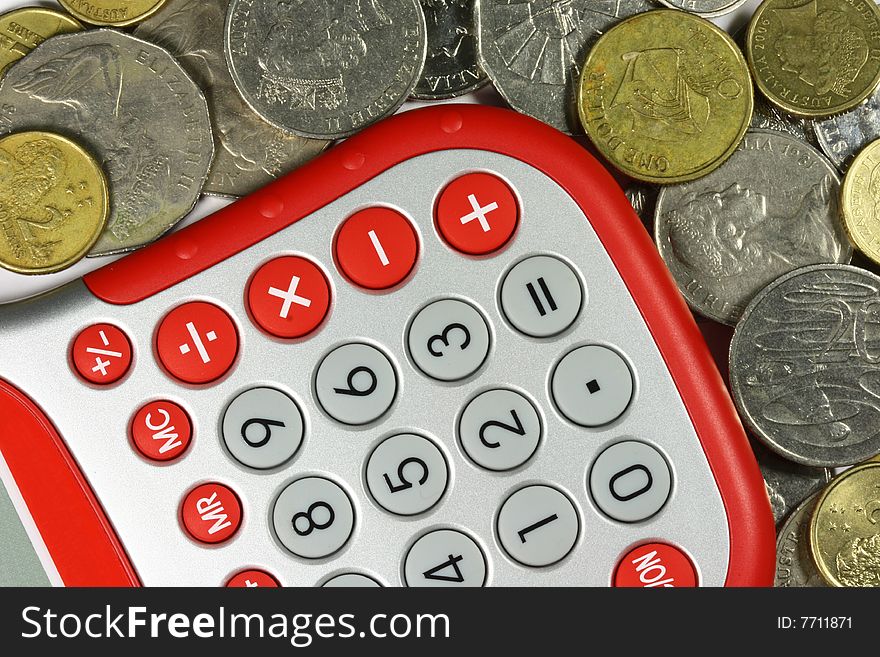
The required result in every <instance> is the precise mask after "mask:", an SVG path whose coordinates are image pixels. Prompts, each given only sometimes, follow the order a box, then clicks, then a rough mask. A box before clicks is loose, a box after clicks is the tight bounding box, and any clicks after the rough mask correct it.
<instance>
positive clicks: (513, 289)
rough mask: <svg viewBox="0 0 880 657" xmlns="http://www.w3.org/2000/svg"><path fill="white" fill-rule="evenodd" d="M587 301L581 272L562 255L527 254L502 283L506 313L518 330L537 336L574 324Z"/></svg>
mask: <svg viewBox="0 0 880 657" xmlns="http://www.w3.org/2000/svg"><path fill="white" fill-rule="evenodd" d="M583 304H584V292H583V289H582V288H581V283H580V280H579V279H578V277H577V274H575V273H574V271H573V270H572V268H571V267H569V266H568V265H567V264H565V263H564V262H563V261H562V260H560V259H559V258H553V257H551V256H543V255H541V256H532V257H530V258H526V259H525V260H522V261H520V262H518V263H517V264H516V265H514V266H513V269H511V270H510V271H509V272H508V273H507V275H506V276H505V277H504V280H503V281H502V283H501V309H502V310H503V311H504V316H505V317H506V318H507V321H508V322H510V323H511V324H512V325H513V327H514V328H515V329H516V330H517V331H519V332H520V333H524V334H525V335H529V336H532V337H534V338H546V337H550V336H553V335H558V334H559V333H562V332H563V331H564V330H566V329H567V328H568V327H569V326H571V325H572V324H574V321H575V320H576V319H577V317H578V315H579V314H580V312H581V308H582V307H583Z"/></svg>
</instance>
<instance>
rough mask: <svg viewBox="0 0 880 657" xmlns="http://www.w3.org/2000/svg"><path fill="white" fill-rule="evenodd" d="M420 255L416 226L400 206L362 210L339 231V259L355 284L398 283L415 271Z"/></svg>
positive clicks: (371, 287)
mask: <svg viewBox="0 0 880 657" xmlns="http://www.w3.org/2000/svg"><path fill="white" fill-rule="evenodd" d="M418 255H419V238H418V236H417V235H416V231H415V228H413V226H412V224H411V223H410V222H409V219H407V218H406V217H404V216H403V215H402V214H400V213H399V212H397V211H396V210H392V209H391V208H386V207H374V208H367V209H366V210H361V211H360V212H357V213H355V214H353V215H352V216H350V217H349V218H348V219H346V220H345V223H344V224H342V228H340V229H339V233H338V234H337V235H336V263H337V265H338V267H339V269H340V270H341V271H342V273H343V274H345V276H346V277H347V278H348V279H349V280H350V281H352V282H353V283H354V284H355V285H360V286H361V287H365V288H367V289H368V290H387V289H388V288H390V287H394V286H395V285H397V284H398V283H400V282H401V281H403V279H405V278H406V277H407V276H409V273H410V272H411V271H412V269H413V267H415V264H416V258H418Z"/></svg>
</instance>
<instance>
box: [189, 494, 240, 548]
mask: <svg viewBox="0 0 880 657" xmlns="http://www.w3.org/2000/svg"><path fill="white" fill-rule="evenodd" d="M180 517H181V519H182V520H183V527H184V529H186V532H187V533H188V534H189V535H190V536H192V537H193V538H194V539H196V540H197V541H199V542H201V543H212V544H213V543H222V542H224V541H228V540H229V539H230V538H232V536H233V535H234V534H235V532H237V531H238V528H239V527H240V526H241V502H239V501H238V496H237V495H236V494H235V493H233V492H232V489H230V488H228V487H227V486H224V485H223V484H217V483H210V484H202V485H201V486H197V487H196V488H193V489H192V490H191V491H190V492H189V493H187V495H186V497H185V498H184V499H183V503H182V504H181V505H180Z"/></svg>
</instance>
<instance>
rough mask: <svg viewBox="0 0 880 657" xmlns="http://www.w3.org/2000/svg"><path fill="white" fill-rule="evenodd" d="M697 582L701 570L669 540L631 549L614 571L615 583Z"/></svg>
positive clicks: (671, 584) (680, 584)
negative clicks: (669, 543) (695, 568)
mask: <svg viewBox="0 0 880 657" xmlns="http://www.w3.org/2000/svg"><path fill="white" fill-rule="evenodd" d="M696 585H697V573H696V571H695V570H694V565H693V564H692V563H691V560H690V559H689V558H688V556H687V555H686V554H685V553H684V552H682V551H681V550H679V549H678V548H677V547H673V546H672V545H668V544H666V543H648V544H647V545H640V546H639V547H637V548H635V549H633V550H630V551H629V552H628V553H627V555H626V556H625V557H624V558H623V559H622V560H621V561H620V564H619V565H618V566H617V571H616V572H615V573H614V586H628V587H641V588H656V587H678V588H683V587H689V586H696Z"/></svg>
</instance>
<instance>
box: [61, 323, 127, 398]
mask: <svg viewBox="0 0 880 657" xmlns="http://www.w3.org/2000/svg"><path fill="white" fill-rule="evenodd" d="M70 355H71V360H72V361H73V367H74V369H75V370H76V372H77V374H79V375H80V376H81V377H82V378H83V379H85V380H86V381H88V382H89V383H95V384H98V385H109V384H111V383H115V382H117V381H119V379H121V378H122V377H123V376H125V373H126V372H128V368H129V367H131V342H129V341H128V337H127V336H126V335H125V333H123V332H122V331H121V330H120V329H118V328H116V327H115V326H113V325H112V324H95V325H93V326H90V327H88V328H87V329H83V330H82V331H81V332H80V334H79V335H78V336H76V339H75V340H74V341H73V347H72V348H71V353H70Z"/></svg>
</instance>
